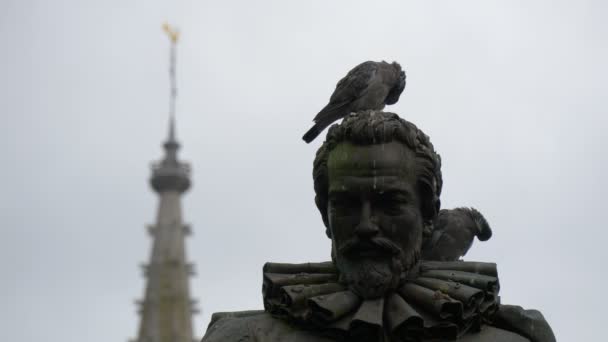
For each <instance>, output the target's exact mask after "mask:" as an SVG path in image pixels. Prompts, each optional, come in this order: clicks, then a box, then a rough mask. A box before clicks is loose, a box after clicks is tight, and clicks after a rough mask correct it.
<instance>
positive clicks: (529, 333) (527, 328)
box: [493, 305, 555, 342]
mask: <svg viewBox="0 0 608 342" xmlns="http://www.w3.org/2000/svg"><path fill="white" fill-rule="evenodd" d="M493 325H494V326H496V327H498V328H501V329H504V330H508V331H512V332H515V333H517V334H519V335H522V336H525V337H527V338H528V339H530V341H531V342H555V335H554V334H553V330H551V326H549V323H548V322H547V321H546V320H545V317H544V316H543V314H542V313H540V311H538V310H526V309H524V308H522V307H521V306H517V305H500V307H499V309H498V311H497V312H496V315H495V317H494V322H493Z"/></svg>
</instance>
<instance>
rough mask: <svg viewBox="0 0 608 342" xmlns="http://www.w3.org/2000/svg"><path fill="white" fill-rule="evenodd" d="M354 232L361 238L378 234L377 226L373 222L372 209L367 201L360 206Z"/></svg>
mask: <svg viewBox="0 0 608 342" xmlns="http://www.w3.org/2000/svg"><path fill="white" fill-rule="evenodd" d="M355 233H356V234H357V235H359V236H360V237H362V238H369V237H371V236H374V235H376V234H378V226H377V225H376V224H375V223H374V222H373V219H372V210H371V205H370V203H369V202H364V203H363V205H362V206H361V219H360V220H359V224H358V225H357V228H356V229H355Z"/></svg>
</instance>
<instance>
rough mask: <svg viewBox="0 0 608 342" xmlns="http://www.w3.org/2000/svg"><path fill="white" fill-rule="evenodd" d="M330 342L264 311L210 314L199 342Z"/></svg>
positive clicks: (315, 333) (321, 336)
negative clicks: (205, 331)
mask: <svg viewBox="0 0 608 342" xmlns="http://www.w3.org/2000/svg"><path fill="white" fill-rule="evenodd" d="M247 341H250V342H253V341H255V342H274V341H283V342H331V341H333V340H331V339H328V338H326V337H325V336H323V335H320V334H318V332H317V331H314V330H305V329H301V328H298V327H296V326H292V325H290V324H288V323H287V322H285V321H283V320H281V319H277V318H274V317H273V316H272V315H270V314H269V313H267V312H264V311H240V312H219V313H215V314H213V316H212V317H211V323H209V327H208V328H207V333H206V334H205V336H204V337H203V340H202V342H247Z"/></svg>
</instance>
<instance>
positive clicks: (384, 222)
mask: <svg viewBox="0 0 608 342" xmlns="http://www.w3.org/2000/svg"><path fill="white" fill-rule="evenodd" d="M415 162H416V159H415V156H414V153H413V152H412V151H411V150H410V149H409V148H408V147H406V146H405V145H403V144H401V143H399V142H391V143H388V144H383V145H368V146H359V145H353V144H351V143H348V142H344V143H341V144H339V145H338V146H336V147H335V148H334V149H333V150H332V151H331V153H330V155H329V160H328V171H329V194H328V198H329V203H328V208H327V210H328V218H329V228H330V231H331V235H332V236H331V238H332V257H333V259H334V262H335V263H336V266H337V268H338V270H339V271H340V275H341V277H342V279H343V280H344V281H345V282H346V283H347V284H348V285H349V287H350V288H351V289H352V290H353V291H355V292H356V293H358V294H359V295H361V296H362V297H364V298H377V297H381V296H383V295H384V294H385V293H387V292H388V291H390V290H392V289H395V288H396V287H397V286H398V285H399V284H400V282H401V281H403V279H404V278H405V276H406V274H407V271H408V270H409V269H410V267H411V266H412V265H413V264H414V263H415V261H416V260H417V256H418V254H419V252H420V246H421V243H422V230H423V218H422V213H421V205H420V199H419V196H418V193H417V191H416V174H415V172H414V166H415Z"/></svg>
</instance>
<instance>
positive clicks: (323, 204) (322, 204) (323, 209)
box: [315, 196, 331, 239]
mask: <svg viewBox="0 0 608 342" xmlns="http://www.w3.org/2000/svg"><path fill="white" fill-rule="evenodd" d="M315 204H316V205H317V209H319V213H320V214H321V218H322V219H323V224H324V225H325V235H327V237H328V238H330V239H331V231H330V230H329V218H328V217H327V201H322V200H321V199H320V198H319V196H315Z"/></svg>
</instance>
